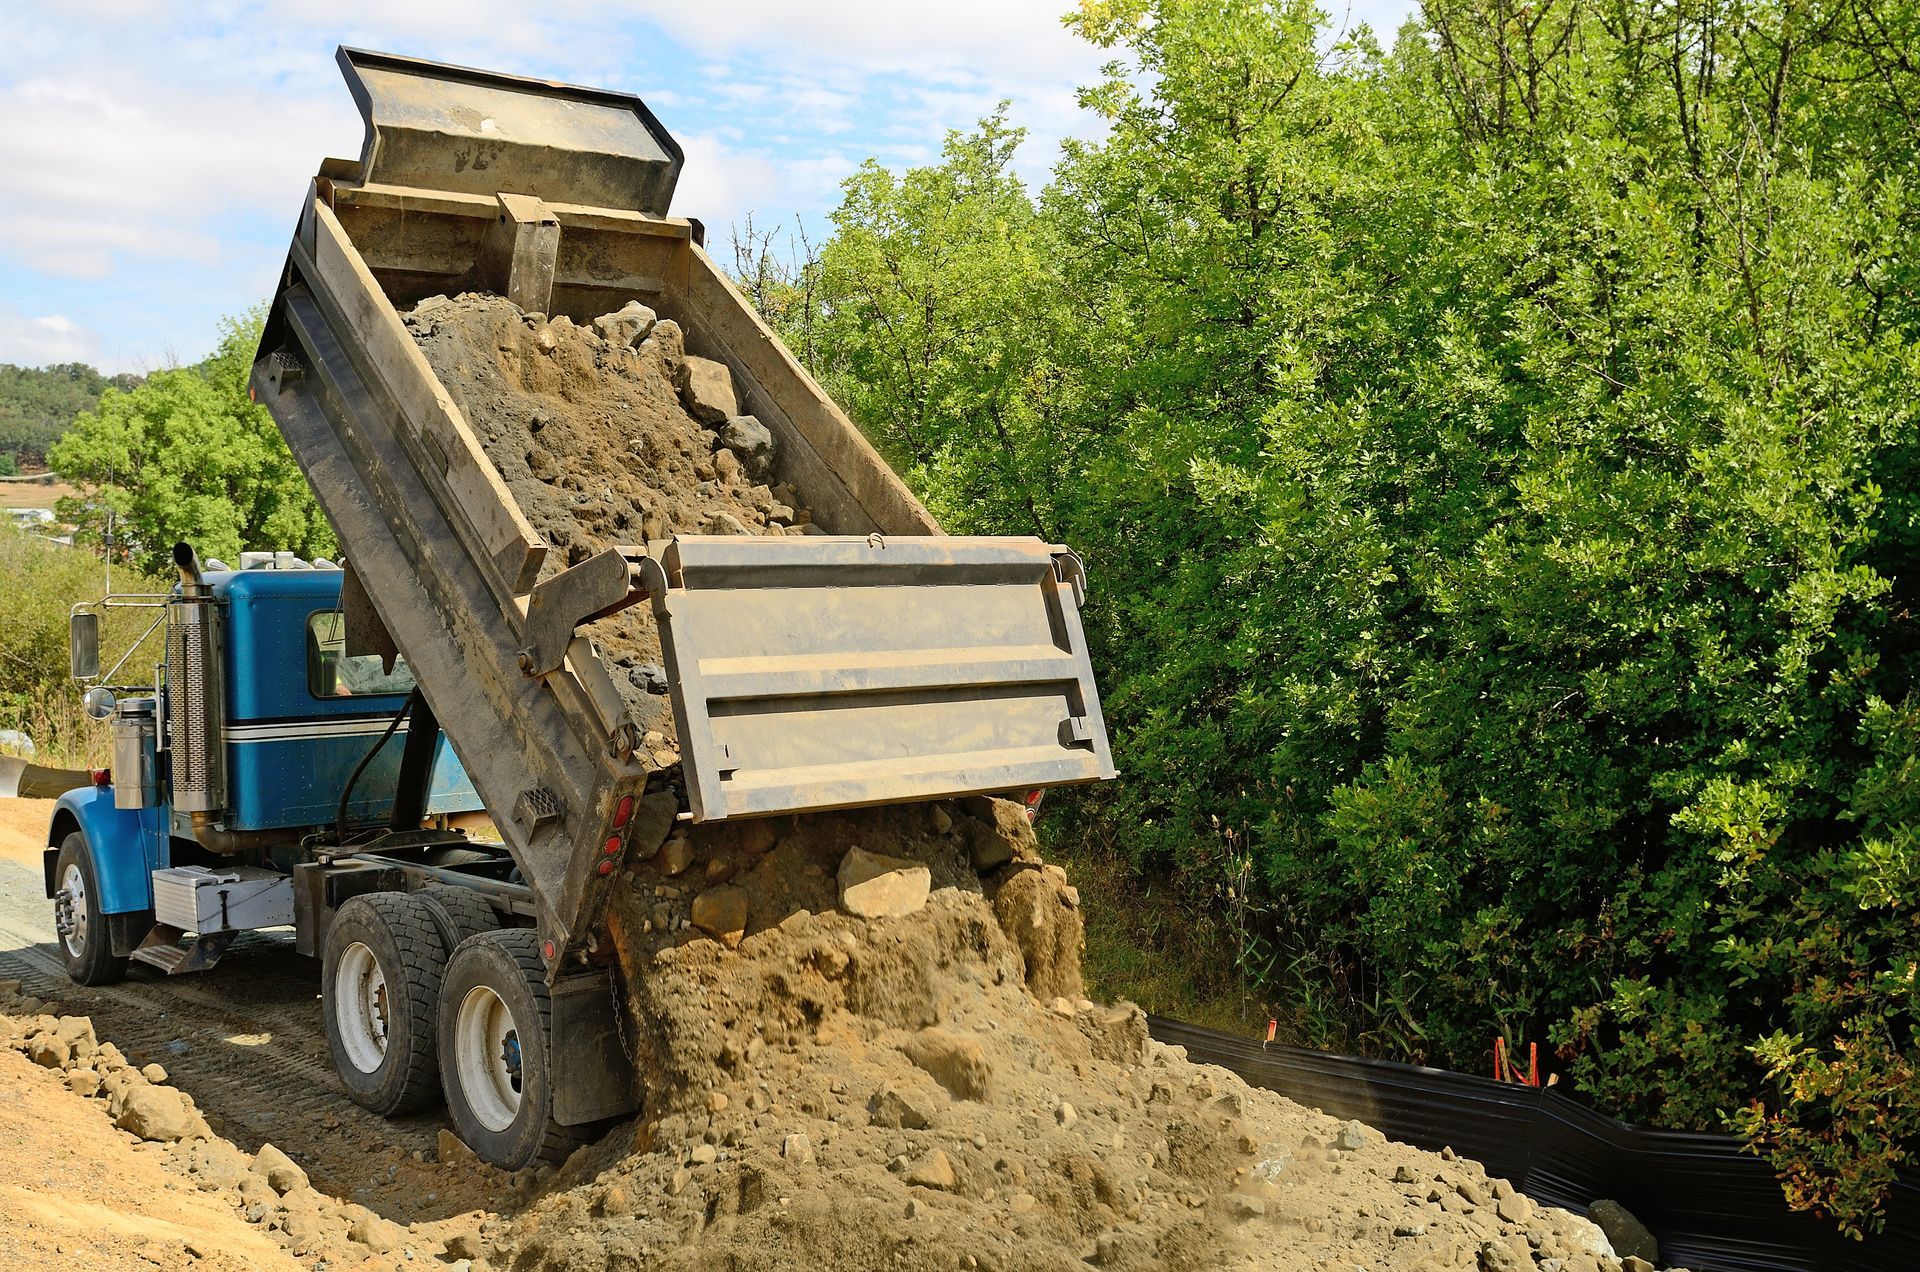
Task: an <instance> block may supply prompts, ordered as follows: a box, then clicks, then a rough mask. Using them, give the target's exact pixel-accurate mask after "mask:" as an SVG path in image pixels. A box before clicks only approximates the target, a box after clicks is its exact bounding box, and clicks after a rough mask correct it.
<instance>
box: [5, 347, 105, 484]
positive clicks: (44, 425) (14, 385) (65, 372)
mask: <svg viewBox="0 0 1920 1272" xmlns="http://www.w3.org/2000/svg"><path fill="white" fill-rule="evenodd" d="M139 382H140V381H139V377H137V376H130V375H120V376H104V375H101V374H100V373H99V372H98V371H96V370H94V369H93V368H92V367H90V366H88V365H86V364H85V363H83V362H68V363H61V364H59V365H57V366H50V367H39V368H35V367H16V366H13V365H11V364H8V363H0V454H5V455H8V456H10V457H12V458H13V459H14V461H15V462H16V463H20V462H24V463H29V464H37V463H40V462H42V461H43V460H44V459H45V458H46V453H47V448H48V447H49V446H51V445H52V444H53V442H54V439H56V438H58V437H59V436H60V434H61V433H63V432H65V431H66V429H67V426H68V425H69V424H71V423H73V418H74V416H76V415H78V414H80V412H82V411H87V410H91V409H93V406H94V404H95V403H96V402H98V401H99V400H100V394H101V393H102V392H104V391H105V390H106V389H107V388H109V387H117V388H123V389H125V388H132V387H133V386H134V385H136V384H138V383H139Z"/></svg>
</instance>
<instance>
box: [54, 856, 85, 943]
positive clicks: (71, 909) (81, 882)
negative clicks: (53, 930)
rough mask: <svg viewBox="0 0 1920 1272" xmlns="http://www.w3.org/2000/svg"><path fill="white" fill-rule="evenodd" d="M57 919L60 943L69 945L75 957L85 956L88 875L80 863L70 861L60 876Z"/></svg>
mask: <svg viewBox="0 0 1920 1272" xmlns="http://www.w3.org/2000/svg"><path fill="white" fill-rule="evenodd" d="M54 908H55V909H56V910H57V911H58V910H64V911H65V913H64V914H56V915H55V921H56V924H57V926H58V927H59V929H60V943H61V944H62V945H64V946H66V947H67V953H68V954H69V955H71V956H72V957H74V958H83V957H85V955H86V952H87V876H86V872H85V871H83V870H81V869H80V863H79V862H77V861H70V862H68V863H67V868H66V870H65V872H64V873H62V874H61V876H60V892H59V897H58V904H56V905H55V907H54Z"/></svg>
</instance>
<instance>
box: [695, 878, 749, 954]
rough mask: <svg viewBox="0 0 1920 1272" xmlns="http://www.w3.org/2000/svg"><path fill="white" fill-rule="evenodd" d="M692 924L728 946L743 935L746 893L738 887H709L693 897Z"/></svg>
mask: <svg viewBox="0 0 1920 1272" xmlns="http://www.w3.org/2000/svg"><path fill="white" fill-rule="evenodd" d="M693 926H695V927H697V928H699V929H700V930H701V931H702V932H705V933H706V934H707V935H708V936H711V937H713V938H714V939H715V940H717V941H719V942H720V943H721V944H722V945H725V946H726V947H727V948H728V949H732V948H733V947H734V946H736V945H738V944H740V938H742V937H744V936H745V935H746V934H747V894H746V893H745V892H744V891H742V890H741V889H739V888H733V887H726V888H709V889H707V891H705V892H702V893H701V894H700V895H699V896H697V897H695V898H694V899H693Z"/></svg>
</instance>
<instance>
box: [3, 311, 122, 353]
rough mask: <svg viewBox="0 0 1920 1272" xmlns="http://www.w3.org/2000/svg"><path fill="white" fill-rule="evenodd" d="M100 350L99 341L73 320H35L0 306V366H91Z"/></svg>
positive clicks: (57, 317) (55, 316)
mask: <svg viewBox="0 0 1920 1272" xmlns="http://www.w3.org/2000/svg"><path fill="white" fill-rule="evenodd" d="M99 347H100V341H99V338H98V337H96V336H95V335H94V334H93V333H92V332H90V331H88V330H86V329H85V328H83V327H82V326H80V324H78V323H76V322H74V321H73V320H72V319H70V318H67V317H64V316H63V315H61V314H42V315H38V316H34V315H30V314H27V313H24V312H22V311H21V309H20V308H19V307H18V306H15V305H9V304H6V303H4V302H0V362H11V363H13V364H14V365H15V366H22V367H42V366H46V365H48V364H50V363H55V362H91V361H92V360H93V359H94V357H95V356H96V351H97V350H98V349H99Z"/></svg>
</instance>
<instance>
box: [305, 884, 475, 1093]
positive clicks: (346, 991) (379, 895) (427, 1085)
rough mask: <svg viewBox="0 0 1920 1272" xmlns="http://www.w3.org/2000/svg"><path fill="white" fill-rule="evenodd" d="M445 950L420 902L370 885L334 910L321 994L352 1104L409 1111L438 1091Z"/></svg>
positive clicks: (436, 926)
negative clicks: (370, 888)
mask: <svg viewBox="0 0 1920 1272" xmlns="http://www.w3.org/2000/svg"><path fill="white" fill-rule="evenodd" d="M446 966H447V948H446V944H445V942H444V940H443V939H442V937H441V934H440V925H439V923H438V922H437V920H436V916H435V915H434V913H433V912H432V911H431V910H430V909H429V908H428V903H427V902H426V901H424V900H422V899H421V898H419V897H418V896H415V895H413V894H409V893H405V892H369V893H364V894H362V895H360V896H357V897H351V898H349V899H348V900H347V901H346V903H345V904H343V905H342V906H341V907H340V908H339V910H337V911H336V912H335V913H334V916H333V925H332V926H331V927H330V928H329V929H328V930H327V948H326V953H325V956H324V958H323V960H322V970H321V978H320V1001H321V1010H322V1014H323V1015H324V1016H325V1017H326V1022H327V1046H328V1048H329V1049H330V1050H331V1051H332V1052H333V1066H334V1069H335V1070H336V1071H337V1072H338V1073H339V1074H340V1081H341V1083H342V1084H343V1085H344V1086H345V1087H346V1088H347V1094H348V1096H350V1097H351V1098H352V1099H353V1102H354V1103H355V1104H358V1105H360V1106H361V1107H362V1108H366V1109H371V1110H372V1111H373V1112H375V1113H379V1114H381V1115H382V1116H392V1115H394V1114H397V1113H410V1112H412V1111H414V1110H416V1109H422V1108H425V1107H427V1106H428V1105H430V1104H432V1103H433V1102H434V1101H435V1099H437V1098H438V1097H439V1094H440V1068H439V1063H438V1058H437V1056H436V1053H435V1043H436V1035H435V1029H434V1015H435V1008H436V1006H437V1004H438V1003H439V1000H440V984H441V980H442V978H443V977H444V976H445V973H446Z"/></svg>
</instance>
